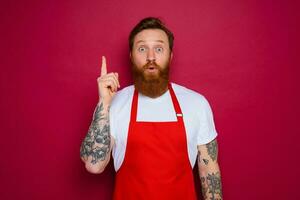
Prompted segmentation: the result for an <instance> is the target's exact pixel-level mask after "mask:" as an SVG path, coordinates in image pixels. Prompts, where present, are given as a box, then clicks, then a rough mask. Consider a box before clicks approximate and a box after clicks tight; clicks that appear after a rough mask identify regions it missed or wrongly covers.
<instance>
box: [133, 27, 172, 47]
mask: <svg viewBox="0 0 300 200" xmlns="http://www.w3.org/2000/svg"><path fill="white" fill-rule="evenodd" d="M158 41H159V42H163V43H165V44H168V42H169V41H168V36H167V34H166V33H165V32H164V31H163V30H161V29H146V30H142V31H141V32H139V33H138V34H137V35H136V36H135V37H134V41H133V42H134V44H137V43H140V42H145V43H147V42H158Z"/></svg>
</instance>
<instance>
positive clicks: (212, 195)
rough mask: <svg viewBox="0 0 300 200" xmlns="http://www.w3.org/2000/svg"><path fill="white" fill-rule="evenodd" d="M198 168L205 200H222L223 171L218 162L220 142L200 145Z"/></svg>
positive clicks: (215, 141) (214, 141)
mask: <svg viewBox="0 0 300 200" xmlns="http://www.w3.org/2000/svg"><path fill="white" fill-rule="evenodd" d="M197 162H198V169H199V175H200V180H201V186H202V195H203V199H205V200H222V199H223V197H222V183H221V173H220V168H219V164H218V143H217V140H216V139H214V140H213V141H211V142H210V143H208V144H205V145H198V158H197Z"/></svg>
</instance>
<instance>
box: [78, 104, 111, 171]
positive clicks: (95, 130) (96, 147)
mask: <svg viewBox="0 0 300 200" xmlns="http://www.w3.org/2000/svg"><path fill="white" fill-rule="evenodd" d="M110 150H111V135H110V127H109V104H108V103H104V102H102V101H101V100H100V101H99V103H98V104H97V107H96V109H95V112H94V115H93V120H92V122H91V125H90V127H89V130H88V133H87V135H86V137H85V138H84V140H83V142H82V144H81V148H80V157H81V159H82V160H83V161H84V162H85V164H86V167H87V168H90V169H91V170H93V171H98V170H100V171H101V169H102V168H103V167H105V165H106V164H107V162H108V160H109V157H110Z"/></svg>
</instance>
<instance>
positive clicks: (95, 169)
mask: <svg viewBox="0 0 300 200" xmlns="http://www.w3.org/2000/svg"><path fill="white" fill-rule="evenodd" d="M85 168H86V170H87V171H88V172H89V173H92V174H101V173H102V172H103V171H104V170H105V166H104V165H97V164H96V165H93V164H91V163H88V162H86V163H85Z"/></svg>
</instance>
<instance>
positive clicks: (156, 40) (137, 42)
mask: <svg viewBox="0 0 300 200" xmlns="http://www.w3.org/2000/svg"><path fill="white" fill-rule="evenodd" d="M140 42H145V40H139V41H137V42H136V44H138V43H140ZM155 42H160V43H164V41H162V40H155Z"/></svg>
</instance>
